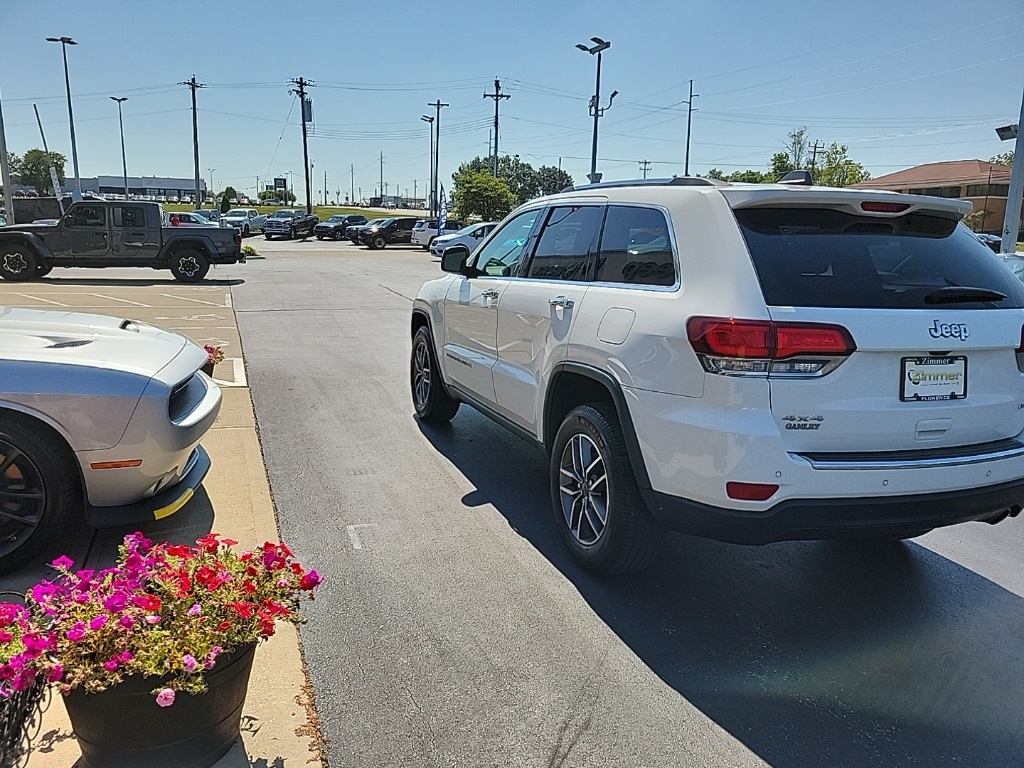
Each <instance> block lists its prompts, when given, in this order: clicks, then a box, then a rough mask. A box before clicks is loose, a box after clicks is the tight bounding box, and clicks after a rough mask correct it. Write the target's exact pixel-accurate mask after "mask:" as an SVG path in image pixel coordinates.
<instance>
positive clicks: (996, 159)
mask: <svg viewBox="0 0 1024 768" xmlns="http://www.w3.org/2000/svg"><path fill="white" fill-rule="evenodd" d="M988 161H989V162H990V163H996V164H998V165H1013V151H1012V150H1011V151H1009V152H1003V153H1001V154H998V155H993V156H992V157H990V158H989V159H988Z"/></svg>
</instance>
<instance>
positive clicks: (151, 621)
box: [146, 616, 160, 624]
mask: <svg viewBox="0 0 1024 768" xmlns="http://www.w3.org/2000/svg"><path fill="white" fill-rule="evenodd" d="M146 623H147V624H159V623H160V617H159V616H147V617H146Z"/></svg>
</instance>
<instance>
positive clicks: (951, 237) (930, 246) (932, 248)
mask: <svg viewBox="0 0 1024 768" xmlns="http://www.w3.org/2000/svg"><path fill="white" fill-rule="evenodd" d="M734 213H735V215H736V219H737V221H738V222H739V225H740V229H741V230H742V232H743V237H744V239H745V240H746V243H747V248H748V249H749V251H750V255H751V258H752V259H753V262H754V269H755V271H756V272H757V277H758V280H759V281H760V283H761V290H762V292H763V293H764V298H765V301H766V302H767V304H768V305H769V306H795V307H844V308H864V309H929V310H939V309H966V308H984V307H991V308H997V309H1007V308H1019V307H1024V285H1022V284H1021V282H1020V281H1019V280H1017V279H1016V278H1015V277H1014V276H1013V275H1012V274H1011V273H1010V272H1009V270H1007V269H1006V268H1005V267H1004V266H1003V265H1002V264H1000V262H999V259H998V257H997V256H996V255H995V254H994V253H992V251H991V250H989V249H988V248H986V247H985V246H984V245H982V244H981V243H980V242H979V241H978V240H977V239H976V238H975V237H973V235H972V234H971V233H970V232H969V231H968V230H967V229H966V228H965V227H963V226H960V225H958V224H957V222H956V221H954V220H952V219H946V218H943V217H941V216H930V215H927V214H923V213H909V214H905V215H903V216H898V217H894V218H883V217H879V216H858V215H855V214H851V213H846V212H844V211H838V210H833V209H827V208H822V209H812V208H742V209H738V210H735V211H734ZM952 287H970V288H980V289H988V290H992V291H998V292H999V293H1002V294H1005V295H1006V298H1005V299H1003V300H1001V301H990V302H980V301H972V302H963V301H960V302H956V303H943V302H935V301H934V299H935V296H936V294H935V293H934V292H935V291H936V289H939V288H952ZM929 296H931V299H932V300H928V298H927V297H929Z"/></svg>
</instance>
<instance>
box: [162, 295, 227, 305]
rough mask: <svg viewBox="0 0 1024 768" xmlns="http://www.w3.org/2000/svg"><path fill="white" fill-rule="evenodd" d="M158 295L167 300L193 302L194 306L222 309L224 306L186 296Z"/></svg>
mask: <svg viewBox="0 0 1024 768" xmlns="http://www.w3.org/2000/svg"><path fill="white" fill-rule="evenodd" d="M160 295H161V296H164V297H165V298H168V299H181V300H182V301H193V302H195V303H196V304H206V305H208V306H211V307H223V306H224V305H223V304H218V303H217V302H215V301H203V300H202V299H190V298H189V297H188V296H173V295H171V294H170V293H161V294H160Z"/></svg>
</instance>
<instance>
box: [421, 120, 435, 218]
mask: <svg viewBox="0 0 1024 768" xmlns="http://www.w3.org/2000/svg"><path fill="white" fill-rule="evenodd" d="M420 120H422V121H423V122H425V123H426V124H427V127H428V128H429V129H430V191H429V192H428V193H427V197H428V198H430V199H429V200H428V201H427V207H428V208H429V209H430V212H429V214H428V215H430V216H433V215H434V189H435V186H434V118H433V117H431V116H430V115H423V116H422V117H421V118H420Z"/></svg>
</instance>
